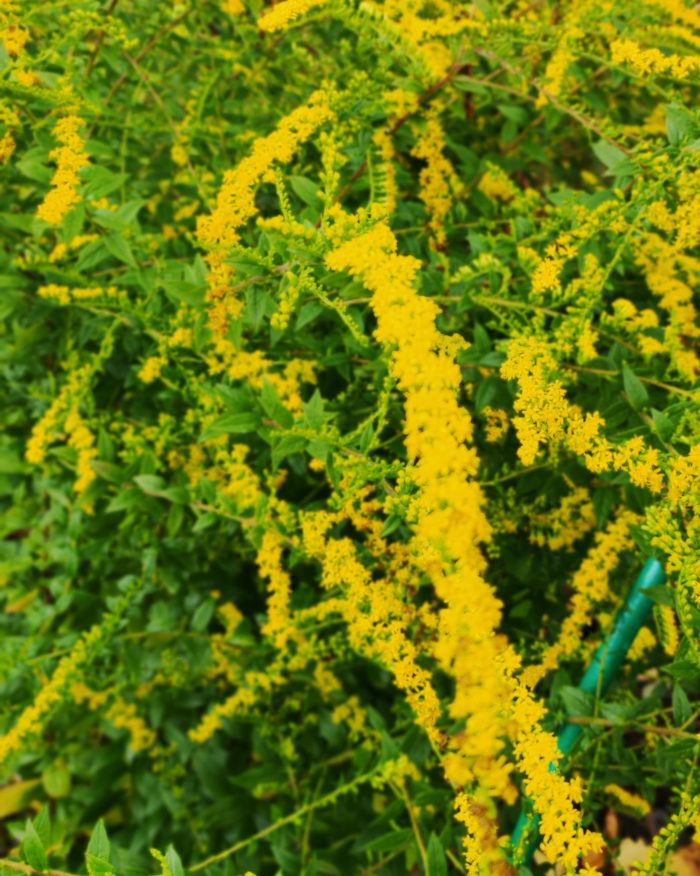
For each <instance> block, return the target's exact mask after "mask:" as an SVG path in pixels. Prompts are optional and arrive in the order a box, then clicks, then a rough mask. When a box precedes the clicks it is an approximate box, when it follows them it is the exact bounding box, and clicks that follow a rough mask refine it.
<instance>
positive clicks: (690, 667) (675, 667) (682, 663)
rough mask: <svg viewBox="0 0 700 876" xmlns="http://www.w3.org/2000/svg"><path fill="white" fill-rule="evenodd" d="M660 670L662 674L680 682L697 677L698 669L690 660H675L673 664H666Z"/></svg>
mask: <svg viewBox="0 0 700 876" xmlns="http://www.w3.org/2000/svg"><path fill="white" fill-rule="evenodd" d="M661 669H662V671H663V672H666V673H668V675H670V676H672V677H673V678H677V679H680V680H681V681H683V680H688V681H690V680H693V679H696V678H697V677H698V668H697V666H696V665H695V664H694V663H692V662H691V661H690V660H676V661H674V662H673V663H667V664H666V666H662V667H661Z"/></svg>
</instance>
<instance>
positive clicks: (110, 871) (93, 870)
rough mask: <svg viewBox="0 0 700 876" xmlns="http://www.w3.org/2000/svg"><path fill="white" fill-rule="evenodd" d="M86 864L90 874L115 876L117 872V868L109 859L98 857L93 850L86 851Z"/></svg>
mask: <svg viewBox="0 0 700 876" xmlns="http://www.w3.org/2000/svg"><path fill="white" fill-rule="evenodd" d="M85 864H86V866H87V871H88V874H89V876H114V874H115V873H116V870H115V869H114V867H113V866H112V865H111V864H110V863H109V861H105V860H103V859H102V858H98V857H97V856H96V855H93V854H92V853H91V852H86V853H85Z"/></svg>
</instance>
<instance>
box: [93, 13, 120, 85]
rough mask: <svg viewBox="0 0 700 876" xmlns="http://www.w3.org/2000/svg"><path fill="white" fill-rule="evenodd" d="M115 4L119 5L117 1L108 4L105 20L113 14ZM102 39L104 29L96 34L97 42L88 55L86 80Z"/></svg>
mask: <svg viewBox="0 0 700 876" xmlns="http://www.w3.org/2000/svg"><path fill="white" fill-rule="evenodd" d="M117 3H119V0H112V2H111V3H110V4H109V8H108V9H107V11H106V12H105V18H109V16H110V15H111V14H112V13H113V12H114V7H115V6H116V5H117ZM104 38H105V31H104V28H102V29H101V30H99V31H98V32H97V41H96V42H95V47H94V49H93V50H92V52H91V53H90V60H89V61H88V65H87V70H86V71H85V78H86V79H89V78H90V74H91V73H92V71H93V68H94V66H95V61H96V60H97V54H98V52H99V51H100V49H101V48H102V43H103V42H104Z"/></svg>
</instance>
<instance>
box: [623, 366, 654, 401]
mask: <svg viewBox="0 0 700 876" xmlns="http://www.w3.org/2000/svg"><path fill="white" fill-rule="evenodd" d="M622 383H623V386H624V387H625V395H626V396H627V398H628V399H629V401H630V404H631V405H632V407H633V408H634V409H635V411H639V410H641V409H642V408H643V407H644V406H645V405H646V404H647V402H648V401H649V393H648V392H647V390H646V387H645V386H644V384H643V383H642V381H641V380H640V379H639V378H638V377H637V375H636V374H635V373H634V371H632V369H631V368H630V367H629V365H628V364H627V363H626V362H625V363H624V364H623V365H622Z"/></svg>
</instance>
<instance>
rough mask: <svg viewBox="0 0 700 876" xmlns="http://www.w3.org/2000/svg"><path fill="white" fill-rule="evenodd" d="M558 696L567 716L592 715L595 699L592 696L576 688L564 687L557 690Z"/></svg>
mask: <svg viewBox="0 0 700 876" xmlns="http://www.w3.org/2000/svg"><path fill="white" fill-rule="evenodd" d="M559 695H560V696H561V700H562V702H563V703H564V708H565V709H566V713H567V715H577V716H581V717H583V716H586V715H592V714H593V709H594V706H595V699H594V697H593V695H592V694H589V693H587V692H586V691H584V690H581V689H580V688H578V687H571V686H570V685H564V686H563V687H560V688H559Z"/></svg>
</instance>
